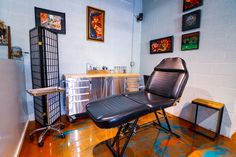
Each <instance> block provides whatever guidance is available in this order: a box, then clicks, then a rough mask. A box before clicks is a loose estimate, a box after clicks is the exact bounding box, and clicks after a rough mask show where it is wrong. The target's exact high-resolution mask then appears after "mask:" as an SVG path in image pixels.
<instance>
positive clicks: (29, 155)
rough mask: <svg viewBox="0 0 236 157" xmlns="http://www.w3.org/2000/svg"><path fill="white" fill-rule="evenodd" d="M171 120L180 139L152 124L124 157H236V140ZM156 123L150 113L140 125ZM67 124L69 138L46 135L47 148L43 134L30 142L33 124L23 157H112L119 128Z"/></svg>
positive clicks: (88, 123) (84, 121)
mask: <svg viewBox="0 0 236 157" xmlns="http://www.w3.org/2000/svg"><path fill="white" fill-rule="evenodd" d="M169 119H170V123H171V125H172V128H173V130H174V132H176V133H178V134H179V135H180V136H181V137H180V138H179V139H178V138H176V137H175V136H173V135H170V134H167V133H166V132H164V131H162V130H159V129H157V128H156V127H154V126H152V125H150V126H149V127H147V128H145V129H141V130H140V132H138V133H137V134H136V135H134V136H133V137H132V139H131V141H130V142H129V144H128V147H127V149H126V152H125V155H124V156H126V157H134V156H135V157H138V156H140V157H144V156H147V157H149V156H150V157H151V156H155V157H159V156H160V157H185V156H190V157H199V156H203V157H214V156H224V157H225V156H232V157H233V156H234V157H236V142H235V141H234V140H231V139H229V138H226V137H223V136H220V137H219V138H217V140H215V141H212V140H210V139H208V138H205V137H203V136H201V135H198V134H195V133H193V132H192V131H190V130H189V129H188V128H189V127H190V125H191V124H190V123H189V122H186V121H184V120H182V119H180V118H177V117H174V116H171V115H169ZM152 120H154V116H153V115H152V114H149V115H146V116H144V117H142V118H141V119H140V120H139V124H143V123H146V122H149V121H152ZM63 122H64V123H65V125H66V127H65V129H63V132H64V134H65V135H66V137H65V138H64V139H61V138H60V137H59V136H58V134H57V133H55V132H51V133H50V134H47V135H46V137H45V139H44V146H43V147H38V146H37V137H38V136H39V134H38V135H36V136H35V139H34V140H30V139H29V137H28V134H29V132H30V131H32V130H33V129H34V128H35V123H34V122H30V124H29V127H28V130H27V134H26V137H25V139H24V143H23V146H22V149H21V152H20V157H90V156H96V157H110V156H111V157H112V153H111V152H110V150H109V149H108V148H107V147H106V145H105V142H104V141H105V140H107V139H110V138H112V137H114V136H115V134H116V129H109V130H104V129H100V128H98V127H97V126H96V125H95V124H94V123H93V122H92V121H91V120H90V119H89V118H82V119H78V120H76V122H75V123H69V122H67V121H66V119H64V120H63ZM121 143H122V142H121Z"/></svg>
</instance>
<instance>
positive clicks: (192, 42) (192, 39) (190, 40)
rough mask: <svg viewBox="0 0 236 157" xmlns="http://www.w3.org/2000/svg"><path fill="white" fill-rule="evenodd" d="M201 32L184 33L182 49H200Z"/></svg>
mask: <svg viewBox="0 0 236 157" xmlns="http://www.w3.org/2000/svg"><path fill="white" fill-rule="evenodd" d="M199 39H200V32H193V33H189V34H183V35H182V43H181V51H187V50H196V49H199Z"/></svg>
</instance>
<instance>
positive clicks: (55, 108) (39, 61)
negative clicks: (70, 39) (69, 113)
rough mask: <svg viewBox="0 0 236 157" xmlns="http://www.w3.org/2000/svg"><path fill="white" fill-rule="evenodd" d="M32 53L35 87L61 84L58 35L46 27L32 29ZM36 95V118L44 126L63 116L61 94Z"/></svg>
mask: <svg viewBox="0 0 236 157" xmlns="http://www.w3.org/2000/svg"><path fill="white" fill-rule="evenodd" d="M29 34H30V54H31V72H32V84H33V89H36V88H43V87H52V86H59V85H60V81H59V58H58V36H57V34H56V33H54V32H51V31H50V30H49V29H46V28H44V27H36V28H33V29H31V30H30V32H29ZM48 101H49V103H48V104H49V106H48V111H47V106H46V104H47V98H46V96H40V97H34V111H35V120H36V121H37V122H39V123H40V124H41V125H43V126H47V125H51V124H52V123H54V122H55V121H56V120H57V119H58V118H59V117H61V108H60V94H59V93H56V94H50V95H48Z"/></svg>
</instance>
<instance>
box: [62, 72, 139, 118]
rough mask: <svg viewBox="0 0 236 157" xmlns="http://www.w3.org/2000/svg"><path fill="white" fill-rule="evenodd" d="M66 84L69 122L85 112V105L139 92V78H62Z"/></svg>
mask: <svg viewBox="0 0 236 157" xmlns="http://www.w3.org/2000/svg"><path fill="white" fill-rule="evenodd" d="M64 78H65V82H66V110H67V116H68V117H69V120H70V121H71V122H73V121H74V120H75V119H76V116H77V115H79V114H82V113H85V112H86V105H87V104H88V102H90V101H95V100H97V99H100V98H104V97H107V96H111V95H117V94H124V93H126V92H133V91H138V90H139V82H140V79H139V77H91V78H88V77H66V76H65V77H64Z"/></svg>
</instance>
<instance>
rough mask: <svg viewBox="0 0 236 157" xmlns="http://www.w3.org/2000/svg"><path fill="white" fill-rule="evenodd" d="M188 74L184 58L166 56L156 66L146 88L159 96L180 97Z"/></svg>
mask: <svg viewBox="0 0 236 157" xmlns="http://www.w3.org/2000/svg"><path fill="white" fill-rule="evenodd" d="M188 76H189V74H188V70H187V68H186V64H185V61H184V60H183V59H182V58H166V59H163V60H162V61H161V62H160V63H159V64H158V65H157V66H156V67H155V68H154V71H153V72H152V74H151V76H150V77H149V79H148V81H147V84H146V87H145V90H146V91H147V92H150V93H152V94H156V95H159V96H163V97H167V98H172V99H178V98H179V97H181V95H182V93H183V90H184V88H185V85H186V83H187V80H188Z"/></svg>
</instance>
